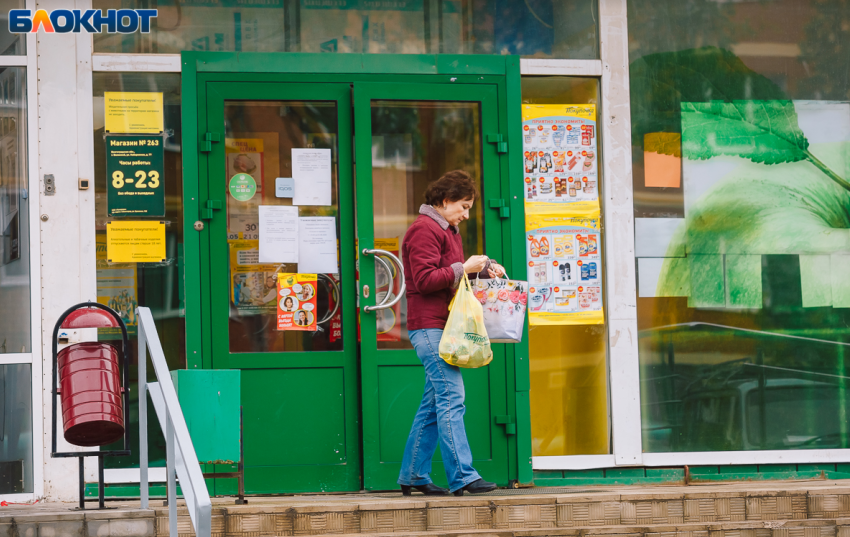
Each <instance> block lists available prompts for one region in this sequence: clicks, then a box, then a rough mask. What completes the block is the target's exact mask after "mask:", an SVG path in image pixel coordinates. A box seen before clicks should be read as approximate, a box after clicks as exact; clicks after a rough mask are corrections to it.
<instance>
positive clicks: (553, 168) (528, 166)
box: [522, 104, 599, 212]
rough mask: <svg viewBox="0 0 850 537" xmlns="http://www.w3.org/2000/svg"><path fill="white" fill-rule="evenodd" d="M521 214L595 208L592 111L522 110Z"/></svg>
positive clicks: (589, 107) (566, 107)
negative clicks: (576, 204)
mask: <svg viewBox="0 0 850 537" xmlns="http://www.w3.org/2000/svg"><path fill="white" fill-rule="evenodd" d="M522 136H523V137H522V140H523V143H522V147H523V179H524V181H525V183H524V185H523V190H524V197H525V203H526V212H545V211H549V210H552V209H553V208H555V209H556V210H557V207H559V206H563V205H566V204H570V203H574V202H591V203H593V204H596V205H598V204H599V177H598V176H599V173H598V168H599V167H598V160H599V159H598V157H599V152H598V151H597V148H596V138H597V128H596V105H594V104H545V105H543V104H524V105H522Z"/></svg>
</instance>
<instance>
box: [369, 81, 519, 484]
mask: <svg viewBox="0 0 850 537" xmlns="http://www.w3.org/2000/svg"><path fill="white" fill-rule="evenodd" d="M354 96H355V97H354V99H355V106H354V115H355V125H356V128H357V136H356V140H357V141H358V145H357V147H356V148H355V153H356V156H357V161H358V163H359V164H360V165H359V166H358V168H357V175H356V177H357V205H358V210H357V233H358V238H359V249H360V252H359V263H360V286H361V287H362V289H361V294H360V297H361V299H360V308H361V312H360V331H361V335H362V341H361V345H360V349H361V366H360V373H361V386H362V388H361V390H362V393H363V400H362V414H363V438H364V443H363V460H364V485H365V488H366V489H371V490H379V489H388V488H397V485H396V484H395V482H396V479H397V478H398V472H399V467H400V462H401V457H402V453H403V450H404V444H405V441H406V440H407V435H408V432H409V431H410V425H411V423H412V421H413V416H414V414H415V412H416V408H417V407H418V405H419V401H420V399H421V398H422V392H423V387H424V380H425V377H424V370H423V368H422V365H421V362H420V361H419V359H418V358H417V357H416V353H415V351H414V350H413V348H412V346H411V345H410V341H409V338H408V335H407V327H406V319H407V309H406V304H405V303H404V301H403V300H402V301H401V302H400V303H399V304H398V305H397V306H394V307H392V308H384V309H379V310H377V311H366V309H365V306H375V305H376V304H379V305H380V303H381V302H383V301H384V299H385V298H386V295H387V292H391V293H398V292H400V278H399V277H398V276H397V274H396V273H397V267H395V265H394V264H393V262H392V259H391V258H390V257H389V256H383V257H382V256H380V254H379V255H378V256H377V257H376V256H375V255H373V254H371V253H368V252H364V250H371V249H378V250H385V251H388V252H390V253H392V254H396V253H397V252H398V253H400V252H401V249H402V247H403V244H402V239H403V237H404V233H405V232H406V231H407V228H408V227H409V226H410V224H411V223H412V222H413V220H415V219H416V217H417V216H418V215H419V207H420V205H421V204H422V203H423V198H424V193H425V189H426V188H427V186H428V184H429V183H430V182H431V181H434V180H436V179H439V178H440V176H442V175H443V174H444V173H445V172H447V171H451V170H455V169H463V170H465V171H467V172H468V173H469V174H470V175H472V176H473V177H474V178H475V180H476V182H477V184H478V187H479V189H480V191H481V193H482V198H481V199H479V200H478V201H477V202H476V203H475V204H474V206H473V210H472V211H471V215H470V219H469V220H468V221H466V222H464V224H463V225H462V226H461V234H462V237H463V241H464V243H463V245H464V252H465V255H467V256H469V255H473V254H483V253H485V248H484V247H485V243H486V245H487V249H486V253H487V254H488V255H490V256H491V257H493V258H494V259H500V258H501V255H502V250H501V243H502V241H501V223H500V220H499V218H498V217H497V216H496V213H495V211H492V210H488V209H487V208H486V207H485V205H486V203H485V201H486V199H487V198H488V197H493V198H498V197H500V196H501V194H500V167H499V156H498V154H497V153H496V149H495V146H494V145H492V144H487V143H485V142H484V140H485V139H486V135H487V134H497V133H498V132H499V115H498V111H497V106H496V102H497V99H496V89H495V87H493V86H488V85H484V84H482V85H463V84H458V85H447V84H433V85H432V84H418V85H413V84H380V85H378V84H355V85H354ZM398 257H401V256H400V255H399V256H398ZM382 261H383V262H382ZM390 276H392V277H390ZM365 286H369V287H371V288H373V289H376V290H377V293H374V294H370V295H369V296H367V295H366V293H365ZM494 356H495V357H494V360H493V363H491V364H490V365H489V366H488V367H486V368H481V369H475V370H464V372H463V375H464V382H465V387H466V395H467V399H468V400H469V401H470V404H469V405H468V406H467V412H466V416H465V424H466V429H467V434H468V437H469V439H470V444H471V447H472V453H473V458H474V464H475V467H476V469H478V470H479V471H480V472H481V473H482V475H484V476H485V477H486V478H487V479H490V480H495V481H497V482H499V483H503V484H507V476H508V452H507V437H506V434H505V429H504V428H502V427H497V426H496V425H495V417H496V416H497V415H503V414H506V413H507V409H506V408H507V407H506V405H507V403H506V387H507V382H506V367H505V360H504V346H503V345H494ZM473 401H474V403H473ZM441 460H442V459H441V458H440V456H439V453H438V454H437V456H435V458H434V466H433V470H432V474H431V475H432V477H433V478H434V480H435V482H437V483H440V484H443V485H445V484H446V483H445V473H444V470H443V467H442V463H441Z"/></svg>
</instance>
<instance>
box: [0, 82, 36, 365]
mask: <svg viewBox="0 0 850 537" xmlns="http://www.w3.org/2000/svg"><path fill="white" fill-rule="evenodd" d="M26 125H27V121H26V70H25V69H24V68H22V67H7V68H5V69H0V238H2V241H0V253H2V256H0V304H3V307H2V308H0V354H4V353H21V352H31V350H32V332H31V320H32V317H31V310H30V304H31V300H30V229H29V219H30V210H29V207H30V205H29V195H28V189H29V184H28V182H27V151H26V149H27V145H26V143H27V138H26V136H27V129H26Z"/></svg>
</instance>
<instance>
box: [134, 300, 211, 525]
mask: <svg viewBox="0 0 850 537" xmlns="http://www.w3.org/2000/svg"><path fill="white" fill-rule="evenodd" d="M136 318H137V319H138V322H139V491H140V492H141V500H142V509H147V508H148V499H149V498H148V412H147V411H148V406H147V404H146V402H147V394H150V396H151V400H152V401H153V407H154V409H155V410H156V415H157V418H159V424H160V426H161V427H162V432H163V434H164V435H165V453H166V476H167V491H168V528H169V535H170V536H171V537H177V483H176V480H175V478H177V479H179V480H180V488H181V490H182V492H183V499H184V500H186V507H188V508H189V516H190V517H191V519H192V527H193V528H194V529H195V535H196V536H197V537H210V532H211V518H212V503H211V502H210V494H209V492H208V491H207V484H206V482H205V481H204V475H203V472H201V465H200V464H199V463H198V456H197V455H196V454H195V446H193V445H192V438H191V437H190V436H189V429H188V427H186V419H185V418H184V417H183V411H182V410H181V409H180V402H179V401H178V399H177V391H176V390H175V389H174V383H173V382H172V381H171V372H170V371H169V370H168V364H167V363H166V361H165V354H164V353H163V352H162V344H161V343H160V341H159V336H158V335H157V333H156V325H154V322H153V316H152V315H151V310H150V309H149V308H142V307H139V308H136ZM148 350H150V357H151V362H152V363H153V369H154V372H155V373H156V380H157V382H148V381H147V357H148Z"/></svg>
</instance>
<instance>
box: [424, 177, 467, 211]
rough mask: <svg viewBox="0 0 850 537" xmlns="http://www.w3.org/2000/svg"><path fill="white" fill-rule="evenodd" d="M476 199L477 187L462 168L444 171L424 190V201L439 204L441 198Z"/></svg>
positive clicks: (451, 199) (456, 199)
mask: <svg viewBox="0 0 850 537" xmlns="http://www.w3.org/2000/svg"><path fill="white" fill-rule="evenodd" d="M465 199H472V200H473V201H474V200H476V199H478V189H477V188H476V187H475V183H474V182H473V180H472V177H470V176H469V174H468V173H466V172H465V171H463V170H452V171H450V172H446V173H445V174H443V176H442V177H440V178H439V179H437V180H436V181H434V182H432V183H431V184H429V185H428V188H427V189H426V190H425V203H427V204H428V205H435V206H436V205H441V204H442V203H443V200H449V201H460V200H465Z"/></svg>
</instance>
